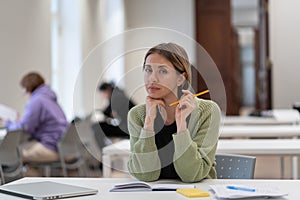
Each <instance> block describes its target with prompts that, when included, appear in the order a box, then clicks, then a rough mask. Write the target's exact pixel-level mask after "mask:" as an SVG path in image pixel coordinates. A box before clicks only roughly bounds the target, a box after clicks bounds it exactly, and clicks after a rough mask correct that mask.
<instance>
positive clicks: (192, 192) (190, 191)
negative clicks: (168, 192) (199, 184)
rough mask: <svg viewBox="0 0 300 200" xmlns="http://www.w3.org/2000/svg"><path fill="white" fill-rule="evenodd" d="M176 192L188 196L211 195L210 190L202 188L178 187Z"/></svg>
mask: <svg viewBox="0 0 300 200" xmlns="http://www.w3.org/2000/svg"><path fill="white" fill-rule="evenodd" d="M176 192H178V193H179V194H182V195H184V196H186V197H209V196H210V194H209V193H208V192H206V191H203V190H200V189H198V188H178V189H177V190H176Z"/></svg>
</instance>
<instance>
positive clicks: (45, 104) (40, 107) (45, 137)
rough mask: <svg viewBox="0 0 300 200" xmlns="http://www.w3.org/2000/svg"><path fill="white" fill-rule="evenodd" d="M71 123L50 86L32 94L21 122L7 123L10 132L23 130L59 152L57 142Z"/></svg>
mask: <svg viewBox="0 0 300 200" xmlns="http://www.w3.org/2000/svg"><path fill="white" fill-rule="evenodd" d="M68 125H69V123H68V121H67V119H66V117H65V114H64V112H63V111H62V109H61V107H60V106H59V105H58V103H57V100H56V95H55V93H54V92H53V91H52V90H51V88H50V87H49V86H48V85H45V84H43V85H41V86H39V87H38V88H37V89H36V90H35V91H34V92H33V93H32V94H31V97H30V99H29V101H28V103H27V105H26V107H25V112H24V115H23V117H22V119H21V120H20V121H17V122H11V121H8V122H7V123H6V127H7V129H8V130H16V129H23V130H24V131H25V132H26V133H27V134H30V135H31V138H32V139H35V140H37V141H39V142H41V143H42V144H43V145H44V146H45V147H46V148H48V149H51V150H54V151H57V142H58V141H59V140H60V138H61V136H62V135H63V134H64V132H65V130H66V129H67V127H68Z"/></svg>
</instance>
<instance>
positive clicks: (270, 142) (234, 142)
mask: <svg viewBox="0 0 300 200" xmlns="http://www.w3.org/2000/svg"><path fill="white" fill-rule="evenodd" d="M129 153H130V143H129V140H122V141H120V142H117V143H115V144H112V145H109V146H107V147H104V148H103V150H102V162H103V177H106V178H108V177H110V176H111V166H112V161H113V159H114V157H121V158H122V159H123V162H124V163H126V162H127V160H128V156H129ZM217 153H232V154H248V155H268V156H300V140H298V139H282V140H278V139H227V140H226V139H221V140H219V142H218V148H217ZM117 170H121V171H122V170H123V171H125V172H126V171H127V168H126V167H125V165H124V166H122V168H121V169H117ZM292 174H293V179H298V166H297V162H295V161H294V162H293V163H292Z"/></svg>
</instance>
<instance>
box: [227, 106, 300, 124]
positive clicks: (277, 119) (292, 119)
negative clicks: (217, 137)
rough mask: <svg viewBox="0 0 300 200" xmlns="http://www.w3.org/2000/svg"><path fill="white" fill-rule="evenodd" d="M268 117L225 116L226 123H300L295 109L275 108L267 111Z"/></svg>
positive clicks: (299, 115)
mask: <svg viewBox="0 0 300 200" xmlns="http://www.w3.org/2000/svg"><path fill="white" fill-rule="evenodd" d="M267 112H268V114H267V115H268V117H266V116H265V117H264V116H262V117H255V116H225V117H224V118H223V120H222V121H223V123H224V125H226V126H227V125H291V124H293V125H295V124H300V114H299V112H298V111H297V110H295V109H287V110H285V109H274V110H270V111H267Z"/></svg>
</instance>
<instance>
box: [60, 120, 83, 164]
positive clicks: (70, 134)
mask: <svg viewBox="0 0 300 200" xmlns="http://www.w3.org/2000/svg"><path fill="white" fill-rule="evenodd" d="M57 146H58V150H59V153H60V155H61V156H62V157H64V158H70V157H71V158H78V157H80V156H81V155H82V152H83V151H84V146H83V144H82V142H81V141H80V138H79V136H78V133H77V130H76V126H75V124H74V123H71V124H70V126H69V127H68V129H67V130H66V132H65V134H64V135H63V136H62V138H61V139H60V141H59V142H58V144H57Z"/></svg>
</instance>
